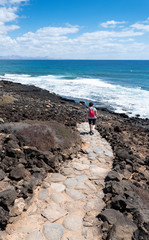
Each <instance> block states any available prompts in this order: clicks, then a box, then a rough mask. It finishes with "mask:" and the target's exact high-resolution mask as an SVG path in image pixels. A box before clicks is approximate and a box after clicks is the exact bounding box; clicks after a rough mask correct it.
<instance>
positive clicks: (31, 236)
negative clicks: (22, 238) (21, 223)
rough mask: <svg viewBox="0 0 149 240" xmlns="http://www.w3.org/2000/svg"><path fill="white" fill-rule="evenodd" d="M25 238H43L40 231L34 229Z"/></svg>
mask: <svg viewBox="0 0 149 240" xmlns="http://www.w3.org/2000/svg"><path fill="white" fill-rule="evenodd" d="M26 240H44V239H43V236H42V234H41V232H40V231H34V232H32V233H30V234H29V235H28V236H27V238H26Z"/></svg>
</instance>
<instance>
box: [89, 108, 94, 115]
mask: <svg viewBox="0 0 149 240" xmlns="http://www.w3.org/2000/svg"><path fill="white" fill-rule="evenodd" d="M89 110H90V115H89V116H90V118H94V117H95V111H94V107H93V108H92V109H91V108H89Z"/></svg>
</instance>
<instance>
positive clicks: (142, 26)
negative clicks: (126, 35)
mask: <svg viewBox="0 0 149 240" xmlns="http://www.w3.org/2000/svg"><path fill="white" fill-rule="evenodd" d="M131 27H132V28H134V29H137V30H142V31H147V32H149V25H146V24H141V23H135V24H133V25H131Z"/></svg>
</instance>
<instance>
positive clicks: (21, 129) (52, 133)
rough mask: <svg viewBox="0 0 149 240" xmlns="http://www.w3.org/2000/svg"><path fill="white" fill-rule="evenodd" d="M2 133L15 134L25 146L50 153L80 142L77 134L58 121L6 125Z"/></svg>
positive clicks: (0, 128)
mask: <svg viewBox="0 0 149 240" xmlns="http://www.w3.org/2000/svg"><path fill="white" fill-rule="evenodd" d="M0 131H3V132H5V133H14V134H15V135H16V136H17V138H21V139H22V140H23V142H24V144H25V145H29V146H33V147H36V148H37V149H38V150H42V151H49V150H51V149H55V148H62V149H66V148H70V147H71V146H74V145H76V144H77V143H78V142H79V137H78V136H77V134H76V133H75V132H73V131H72V130H71V129H70V128H68V127H66V126H65V125H63V124H61V123H58V122H56V121H51V122H43V121H31V120H28V121H25V122H19V123H6V124H3V125H1V126H0Z"/></svg>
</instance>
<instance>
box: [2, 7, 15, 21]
mask: <svg viewBox="0 0 149 240" xmlns="http://www.w3.org/2000/svg"><path fill="white" fill-rule="evenodd" d="M15 12H16V8H6V7H2V8H0V22H2V23H6V22H12V21H14V20H16V18H17V17H18V16H17V15H16V13H15Z"/></svg>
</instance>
